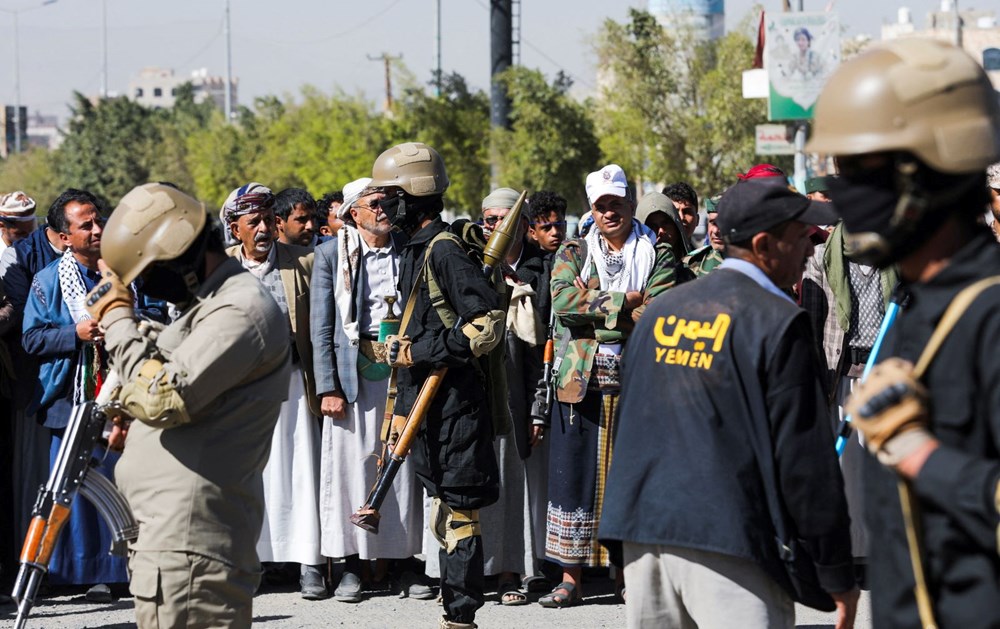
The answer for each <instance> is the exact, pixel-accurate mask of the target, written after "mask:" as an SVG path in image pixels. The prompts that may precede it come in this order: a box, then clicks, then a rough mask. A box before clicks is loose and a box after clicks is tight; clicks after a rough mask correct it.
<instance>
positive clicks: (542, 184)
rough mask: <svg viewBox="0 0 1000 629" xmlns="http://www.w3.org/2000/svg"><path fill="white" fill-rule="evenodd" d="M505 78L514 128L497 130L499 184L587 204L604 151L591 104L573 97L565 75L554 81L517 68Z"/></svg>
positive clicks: (507, 72)
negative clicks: (588, 181) (588, 182)
mask: <svg viewBox="0 0 1000 629" xmlns="http://www.w3.org/2000/svg"><path fill="white" fill-rule="evenodd" d="M500 80H501V81H502V82H503V84H504V86H505V87H506V90H507V95H508V97H509V98H510V101H511V108H510V122H511V125H510V129H498V130H496V131H495V132H494V133H495V135H494V139H495V141H496V146H497V154H498V157H499V163H500V174H501V176H500V183H501V184H502V185H504V186H507V187H511V188H516V189H519V190H520V189H525V188H526V189H528V190H555V191H557V192H559V193H560V194H562V195H563V196H564V197H566V198H567V199H568V200H570V202H571V203H572V202H574V201H576V202H579V203H580V204H581V206H585V205H586V200H585V196H584V192H583V182H584V178H585V176H586V174H587V173H588V172H590V171H592V170H594V169H595V168H597V166H598V162H599V160H600V153H601V151H600V147H599V146H598V142H597V137H596V136H595V131H594V123H593V121H592V120H591V118H590V116H589V115H588V111H587V107H586V105H585V104H581V103H579V102H577V101H575V100H573V99H572V98H571V97H570V96H569V95H568V91H569V88H570V86H571V81H570V80H569V78H568V77H566V76H565V75H563V74H562V73H560V74H559V75H558V76H557V77H556V79H555V80H554V81H553V82H552V83H551V84H550V83H549V82H548V81H547V80H546V79H545V77H544V76H543V75H542V73H541V72H539V71H537V70H529V69H527V68H523V67H517V66H515V67H511V68H510V69H509V70H507V71H506V72H505V73H504V74H503V75H502V76H501V79H500Z"/></svg>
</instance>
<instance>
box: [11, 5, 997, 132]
mask: <svg viewBox="0 0 1000 629" xmlns="http://www.w3.org/2000/svg"><path fill="white" fill-rule="evenodd" d="M42 1H43V0H0V33H3V36H2V37H0V100H2V101H3V102H5V103H13V102H14V76H13V54H14V43H13V36H12V26H13V17H12V15H11V14H10V11H13V10H18V11H21V13H20V19H19V21H20V53H21V54H20V56H21V102H22V104H25V105H27V106H28V107H29V111H30V112H31V113H34V112H36V111H41V112H42V113H50V114H59V115H60V116H63V115H65V114H66V108H65V103H66V102H67V101H68V100H69V98H70V95H71V93H72V91H73V90H78V91H80V92H83V93H85V94H97V93H98V92H99V90H100V76H101V42H102V27H101V23H102V20H101V15H102V10H101V9H102V3H106V6H107V22H108V75H109V81H108V83H109V89H110V91H112V92H117V93H125V92H126V90H127V87H128V82H129V79H130V77H132V76H134V75H135V74H136V73H137V72H138V71H139V70H140V69H141V68H142V67H145V66H158V67H165V68H173V69H174V70H175V71H176V72H177V73H178V74H180V75H183V76H188V75H190V72H191V71H192V70H195V69H198V68H203V67H204V68H207V69H208V71H209V74H214V75H224V74H225V59H226V50H225V37H224V34H223V14H224V7H225V0H57V1H56V2H55V3H54V4H49V5H46V6H41V5H42ZM828 2H829V0H805V9H806V10H807V11H821V10H823V9H824V8H825V7H826V5H827V4H828ZM983 3H984V4H989V2H987V1H986V0H983ZM441 4H442V16H443V17H442V42H443V43H442V66H443V68H444V70H445V71H446V72H451V71H455V72H459V73H460V74H462V75H464V76H465V77H466V78H467V79H468V80H469V82H470V83H471V84H472V85H473V86H474V87H480V88H484V87H486V86H487V85H488V81H489V67H490V66H489V1H488V0H441ZM753 4H754V2H753V0H726V25H727V28H733V27H735V26H736V25H737V24H738V23H739V22H740V21H741V20H742V19H743V18H744V17H745V16H746V14H747V12H748V11H749V10H750V9H751V7H752V6H753ZM762 4H764V6H765V8H767V9H769V10H775V11H777V10H780V7H781V1H780V0H765V1H764V2H763V3H762ZM793 4H794V0H793ZM901 4H904V3H901V2H897V1H895V0H837V1H836V6H835V10H836V11H837V12H838V13H839V15H840V20H841V22H842V24H844V25H845V26H846V27H847V29H848V32H849V33H851V34H856V33H868V34H871V35H873V36H874V37H875V38H876V39H877V38H878V33H879V27H880V25H881V24H882V23H883V22H887V21H894V20H895V16H896V10H897V8H898V7H899V6H900V5H901ZM905 4H907V5H908V6H910V8H911V9H912V11H913V15H914V20H915V21H916V22H917V24H918V26H920V27H922V26H923V24H924V21H925V15H926V13H927V12H928V11H930V10H932V9H934V8H936V7H938V6H939V5H940V1H939V0H909V2H906V3H905ZM231 6H232V31H233V34H232V50H233V74H234V76H236V77H238V78H239V80H240V88H239V96H240V102H241V104H251V103H252V99H253V97H255V96H260V95H264V94H286V93H290V94H295V95H297V94H298V91H299V87H300V86H302V85H304V84H312V85H315V86H317V87H319V88H320V89H322V90H324V91H327V92H329V91H332V90H334V89H338V88H339V89H341V90H343V91H345V92H348V93H351V94H354V93H362V94H364V95H365V96H367V97H368V98H371V99H372V100H375V101H377V102H381V100H382V98H383V95H384V88H383V72H382V64H381V63H380V62H377V61H369V60H368V56H376V55H380V54H382V53H383V52H385V53H388V54H391V55H398V54H402V55H403V62H404V63H405V64H406V66H407V67H408V68H409V69H410V70H411V71H412V72H413V74H414V75H415V76H416V77H417V79H419V80H420V81H421V82H425V81H427V80H429V79H430V76H431V68H432V64H433V55H434V13H435V0H366V1H348V0H279V1H274V0H231ZM521 6H522V30H523V33H522V52H521V62H522V64H524V65H526V66H528V67H534V68H538V69H540V70H542V71H543V72H545V73H546V74H547V75H548V76H550V77H551V76H552V75H554V74H555V73H556V72H557V71H558V70H560V69H562V70H564V71H566V72H567V73H568V74H570V75H571V76H572V77H573V78H574V79H575V80H576V83H577V85H578V87H579V89H581V90H589V88H590V87H592V86H593V83H594V76H595V69H594V56H593V53H592V52H591V43H590V40H591V37H592V36H593V34H594V33H595V32H596V31H597V30H598V28H599V26H600V24H601V22H602V21H603V20H605V19H607V18H612V19H615V20H623V19H624V18H625V16H626V14H627V11H628V8H629V7H630V6H640V7H645V6H646V2H644V1H639V2H627V1H615V0H522V2H521ZM967 6H969V3H968V2H967V1H966V2H963V8H965V7H967Z"/></svg>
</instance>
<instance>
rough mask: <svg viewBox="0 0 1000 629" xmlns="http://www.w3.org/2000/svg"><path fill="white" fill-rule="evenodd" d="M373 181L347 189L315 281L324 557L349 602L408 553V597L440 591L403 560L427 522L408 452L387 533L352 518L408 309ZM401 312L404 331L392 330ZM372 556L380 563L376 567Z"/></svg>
mask: <svg viewBox="0 0 1000 629" xmlns="http://www.w3.org/2000/svg"><path fill="white" fill-rule="evenodd" d="M371 181H372V180H371V179H370V178H367V177H366V178H362V179H358V180H356V181H352V182H351V183H349V184H347V185H346V186H345V187H344V203H343V205H341V206H340V208H339V209H338V211H337V214H338V218H340V219H341V220H343V221H344V226H343V227H341V229H340V230H339V231H338V232H337V236H336V238H334V239H333V240H332V241H329V242H325V243H323V244H321V245H319V246H318V247H317V248H316V264H315V267H314V269H313V281H312V286H313V288H314V290H313V291H312V322H311V328H312V343H313V348H314V355H313V371H314V373H315V374H316V392H317V393H318V394H319V396H320V400H321V409H322V413H323V447H322V458H321V463H320V477H321V487H322V489H321V492H320V497H321V498H320V522H321V529H322V542H323V543H322V549H323V555H325V556H327V557H343V558H344V559H345V562H344V572H343V575H342V576H341V579H340V582H339V585H338V586H337V588H336V590H335V591H334V597H335V598H336V600H338V601H341V602H344V603H357V602H359V601H360V600H361V592H362V588H363V581H366V580H367V581H369V582H378V581H381V580H382V579H383V578H384V577H385V576H386V572H387V567H388V566H387V562H386V561H384V560H390V559H397V560H404V561H400V562H399V563H398V565H397V567H396V571H395V574H394V577H395V578H396V580H397V583H398V587H399V588H400V589H401V590H402V593H403V595H404V596H410V597H413V598H419V599H425V598H433V597H434V593H433V591H432V590H431V589H430V588H429V587H427V586H425V585H423V584H422V583H421V582H420V577H418V576H416V574H415V573H414V571H413V570H412V568H411V566H410V564H411V563H412V562H410V561H406V560H408V559H409V558H411V557H413V556H414V555H415V554H417V553H418V552H420V545H421V540H422V537H421V530H422V528H423V512H422V501H421V492H420V486H419V485H417V479H416V475H415V473H414V471H413V469H412V463H411V462H410V461H409V459H407V461H406V462H405V463H404V464H403V467H402V469H401V471H400V474H399V476H398V477H397V479H396V482H395V483H394V484H393V492H394V497H390V499H389V500H386V502H385V505H384V506H383V508H382V509H381V511H380V513H381V516H382V517H381V519H380V535H378V536H374V535H370V534H369V533H367V532H366V531H364V530H362V529H360V528H357V527H354V526H351V524H350V523H349V521H348V518H349V517H350V515H351V514H352V513H354V510H355V509H356V508H357V507H358V505H361V504H364V502H365V497H366V496H367V494H368V490H369V488H370V487H371V486H372V485H373V484H374V482H375V477H376V475H377V470H376V465H375V459H374V457H372V456H371V454H372V453H375V452H379V451H380V450H381V443H380V437H382V436H384V431H383V425H382V418H383V415H384V412H385V405H386V380H387V379H388V378H389V375H390V368H389V366H388V365H387V364H386V363H385V351H386V350H385V343H384V342H383V341H384V339H385V337H386V335H387V334H390V333H395V332H396V331H397V329H398V325H399V322H398V316H399V314H400V311H401V304H399V293H398V292H397V288H396V284H397V282H398V277H399V253H400V250H401V248H402V244H403V236H402V234H401V233H399V232H393V231H392V225H391V224H390V223H389V220H388V218H387V217H386V215H385V213H384V212H383V210H382V208H381V207H380V206H379V202H380V201H381V200H382V199H383V198H384V197H385V195H384V194H383V193H381V192H376V191H374V190H372V189H370V188H368V184H370V183H371ZM331 292H332V294H333V298H332V299H331V296H330V294H331ZM392 304H396V305H392ZM394 320H395V327H396V328H397V329H388V328H389V327H391V326H392V325H393V323H392V322H393V321H394ZM335 348H336V349H335ZM372 559H376V560H380V561H377V562H376V566H375V570H374V574H372V575H369V570H366V568H367V567H369V566H368V561H369V560H372Z"/></svg>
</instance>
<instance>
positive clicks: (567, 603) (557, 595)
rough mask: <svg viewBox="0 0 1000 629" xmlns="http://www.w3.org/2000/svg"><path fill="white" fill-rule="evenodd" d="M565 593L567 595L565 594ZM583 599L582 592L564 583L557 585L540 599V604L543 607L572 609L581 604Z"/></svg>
mask: <svg viewBox="0 0 1000 629" xmlns="http://www.w3.org/2000/svg"><path fill="white" fill-rule="evenodd" d="M563 592H565V594H563ZM582 599H583V597H582V596H581V595H580V590H579V589H577V587H576V586H575V585H574V584H572V583H570V582H568V581H563V582H562V583H560V584H559V585H557V586H556V587H555V588H554V589H553V590H552V591H551V592H549V593H548V594H546V595H545V596H543V597H541V598H540V599H538V604H539V605H541V606H542V607H556V608H562V607H572V606H573V605H576V604H577V603H579V602H580V601H581V600H582Z"/></svg>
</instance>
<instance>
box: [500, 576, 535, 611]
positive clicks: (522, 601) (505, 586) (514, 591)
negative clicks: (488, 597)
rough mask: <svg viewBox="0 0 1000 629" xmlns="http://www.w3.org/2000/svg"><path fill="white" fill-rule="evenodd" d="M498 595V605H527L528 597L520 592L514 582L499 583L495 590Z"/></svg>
mask: <svg viewBox="0 0 1000 629" xmlns="http://www.w3.org/2000/svg"><path fill="white" fill-rule="evenodd" d="M497 593H498V594H499V595H500V604H501V605H507V606H510V607H513V606H515V605H527V604H528V597H527V596H526V595H525V594H524V592H522V591H521V590H520V588H519V587H518V585H517V582H516V581H511V582H509V583H501V584H500V587H498V588H497Z"/></svg>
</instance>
